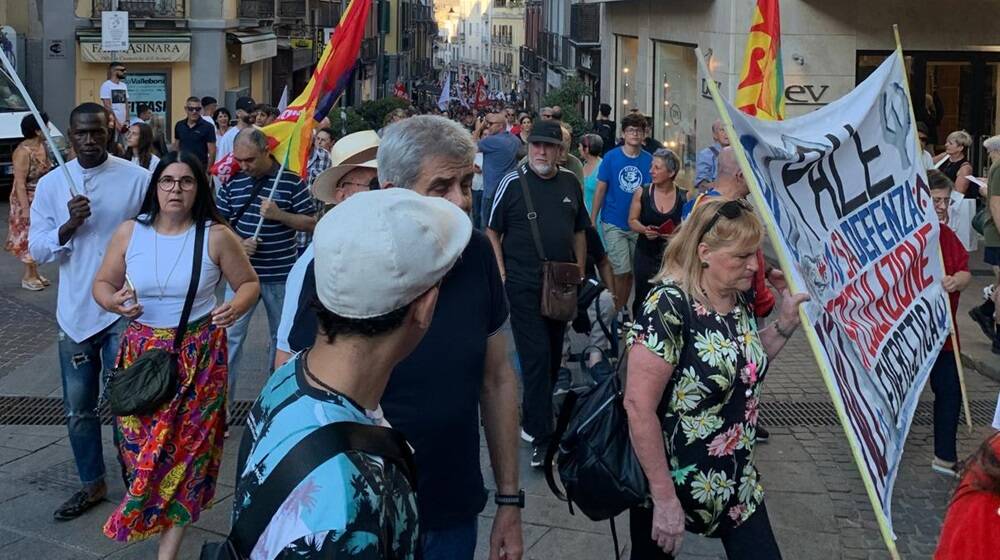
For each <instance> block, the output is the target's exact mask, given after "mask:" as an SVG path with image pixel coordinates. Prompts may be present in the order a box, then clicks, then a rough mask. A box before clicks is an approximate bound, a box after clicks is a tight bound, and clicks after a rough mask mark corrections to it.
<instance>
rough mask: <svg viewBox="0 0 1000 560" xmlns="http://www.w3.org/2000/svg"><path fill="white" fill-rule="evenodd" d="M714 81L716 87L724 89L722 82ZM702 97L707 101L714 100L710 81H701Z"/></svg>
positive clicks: (703, 79)
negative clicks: (709, 87) (709, 86)
mask: <svg viewBox="0 0 1000 560" xmlns="http://www.w3.org/2000/svg"><path fill="white" fill-rule="evenodd" d="M714 81H715V87H717V88H719V89H722V82H720V81H719V80H714ZM701 96H702V97H704V98H705V99H711V98H712V92H711V91H710V90H709V89H708V81H706V80H705V78H702V79H701Z"/></svg>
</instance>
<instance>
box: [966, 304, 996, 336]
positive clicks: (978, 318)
mask: <svg viewBox="0 0 1000 560" xmlns="http://www.w3.org/2000/svg"><path fill="white" fill-rule="evenodd" d="M969 317H971V318H972V320H973V321H975V322H976V324H977V325H979V328H980V329H982V331H983V335H984V336H985V337H986V338H989V339H995V338H996V325H994V324H993V317H990V316H988V315H986V313H983V310H982V309H980V308H979V306H978V305H977V306H975V307H973V308H972V309H970V310H969Z"/></svg>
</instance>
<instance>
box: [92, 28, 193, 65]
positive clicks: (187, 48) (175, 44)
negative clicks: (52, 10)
mask: <svg viewBox="0 0 1000 560" xmlns="http://www.w3.org/2000/svg"><path fill="white" fill-rule="evenodd" d="M77 38H78V39H79V41H80V57H81V58H82V59H83V61H84V62H104V63H109V62H116V61H117V62H187V61H188V60H190V59H191V34H190V33H186V32H177V33H170V34H166V33H162V32H161V33H143V32H140V31H130V32H129V41H128V50H126V51H122V52H109V51H104V50H101V31H100V30H96V31H90V30H81V31H79V32H78V33H77Z"/></svg>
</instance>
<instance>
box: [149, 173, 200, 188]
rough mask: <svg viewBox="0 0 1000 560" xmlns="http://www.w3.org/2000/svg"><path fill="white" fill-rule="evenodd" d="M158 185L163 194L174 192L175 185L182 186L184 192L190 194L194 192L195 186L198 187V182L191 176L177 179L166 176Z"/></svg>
mask: <svg viewBox="0 0 1000 560" xmlns="http://www.w3.org/2000/svg"><path fill="white" fill-rule="evenodd" d="M156 185H157V186H158V187H160V190H161V191H163V192H170V191H172V190H174V186H175V185H180V187H181V190H182V191H184V192H189V191H192V190H194V188H195V186H197V185H198V182H197V181H195V180H194V177H191V176H184V177H180V178H178V179H175V178H173V177H170V176H169V175H164V176H163V177H160V180H159V181H157V182H156Z"/></svg>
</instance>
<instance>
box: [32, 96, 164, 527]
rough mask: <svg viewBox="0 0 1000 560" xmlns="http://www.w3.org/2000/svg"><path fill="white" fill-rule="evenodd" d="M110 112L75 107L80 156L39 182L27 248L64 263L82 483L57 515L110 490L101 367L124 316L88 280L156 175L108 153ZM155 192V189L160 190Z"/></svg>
mask: <svg viewBox="0 0 1000 560" xmlns="http://www.w3.org/2000/svg"><path fill="white" fill-rule="evenodd" d="M110 119H111V117H110V114H109V112H108V111H107V110H106V109H105V108H104V107H102V106H101V105H98V104H96V103H84V104H82V105H80V106H78V107H77V108H75V109H73V111H72V113H70V120H69V122H70V128H69V140H70V142H71V144H72V145H73V150H74V152H75V153H76V155H77V157H76V159H74V160H72V161H69V162H68V163H67V164H66V167H67V170H68V171H69V174H70V176H71V177H72V178H73V184H72V185H71V184H69V183H68V182H67V180H66V175H65V174H64V173H62V172H56V173H49V174H47V175H45V176H44V177H42V178H41V179H40V180H39V181H38V188H37V190H36V191H35V201H34V203H33V204H32V205H31V226H30V229H29V232H28V249H29V250H30V252H31V256H32V257H33V258H34V259H35V261H37V262H38V263H40V264H42V263H50V262H58V263H59V297H58V303H57V305H56V319H57V321H58V323H59V366H60V370H61V372H62V384H63V403H64V406H65V407H66V424H67V427H68V428H69V441H70V447H71V448H72V450H73V457H74V459H75V460H76V468H77V472H78V474H79V476H80V482H81V483H82V484H83V488H82V489H81V490H79V491H77V492H76V493H74V494H73V496H72V497H70V498H69V500H67V501H66V502H65V503H63V504H62V505H61V506H59V508H58V509H56V511H55V513H54V514H53V516H54V517H55V519H56V520H59V521H67V520H70V519H74V518H76V517H79V516H80V515H82V514H83V513H84V512H86V511H87V510H89V509H90V508H92V507H94V506H95V505H97V504H99V503H100V502H101V501H102V500H103V499H104V496H105V495H106V494H107V491H108V489H107V484H105V482H104V475H105V468H104V454H103V451H102V448H101V447H102V446H101V421H100V418H99V417H98V416H97V414H96V411H95V408H96V407H97V402H98V395H99V390H100V386H101V381H100V380H101V374H102V372H103V370H105V369H110V368H111V367H113V366H114V359H115V355H116V354H117V352H118V337H119V335H120V334H121V331H122V328H123V327H124V323H122V322H119V321H118V316H117V315H115V314H113V313H109V312H107V311H104V310H103V309H101V308H100V307H99V306H98V305H97V303H96V302H94V298H93V296H91V294H90V289H89V286H90V284H91V283H92V282H93V280H94V275H95V274H97V269H98V268H99V267H100V264H101V260H102V258H103V255H104V251H105V249H106V247H107V245H108V242H109V241H110V240H111V236H112V234H113V233H114V231H115V229H116V228H117V227H118V225H119V224H121V223H122V222H124V221H125V220H129V219H132V218H134V217H135V216H136V215H137V214H138V213H139V208H140V207H141V206H142V200H143V197H144V196H145V194H146V189H147V187H148V185H149V178H150V174H149V172H148V171H146V170H145V169H143V168H141V167H139V166H138V165H135V164H133V163H131V162H128V161H125V160H124V159H120V158H116V157H110V156H109V155H108V150H107V144H108V134H109V133H110V129H109V121H110ZM154 196H155V193H154Z"/></svg>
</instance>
